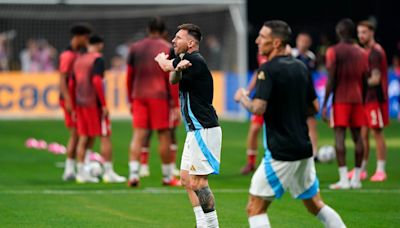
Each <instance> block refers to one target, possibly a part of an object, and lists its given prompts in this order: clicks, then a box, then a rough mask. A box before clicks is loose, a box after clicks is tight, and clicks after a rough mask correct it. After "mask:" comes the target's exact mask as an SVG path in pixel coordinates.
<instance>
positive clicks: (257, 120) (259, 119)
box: [251, 114, 264, 125]
mask: <svg viewBox="0 0 400 228" xmlns="http://www.w3.org/2000/svg"><path fill="white" fill-rule="evenodd" d="M251 123H253V124H258V125H263V124H264V116H263V115H255V114H252V115H251Z"/></svg>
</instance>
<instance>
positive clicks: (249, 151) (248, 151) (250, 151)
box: [246, 149, 257, 155]
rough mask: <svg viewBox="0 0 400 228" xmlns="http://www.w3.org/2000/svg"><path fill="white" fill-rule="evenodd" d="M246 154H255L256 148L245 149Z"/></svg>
mask: <svg viewBox="0 0 400 228" xmlns="http://www.w3.org/2000/svg"><path fill="white" fill-rule="evenodd" d="M246 153H247V155H257V150H252V149H247V152H246Z"/></svg>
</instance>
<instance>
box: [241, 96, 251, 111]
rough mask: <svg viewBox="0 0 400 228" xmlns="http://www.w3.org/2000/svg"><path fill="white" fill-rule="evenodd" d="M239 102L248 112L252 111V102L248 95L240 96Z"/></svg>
mask: <svg viewBox="0 0 400 228" xmlns="http://www.w3.org/2000/svg"><path fill="white" fill-rule="evenodd" d="M240 103H242V105H243V107H244V108H245V109H247V110H248V111H249V112H253V111H254V110H253V103H252V102H251V100H250V98H249V97H248V96H242V97H241V98H240Z"/></svg>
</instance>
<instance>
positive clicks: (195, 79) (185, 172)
mask: <svg viewBox="0 0 400 228" xmlns="http://www.w3.org/2000/svg"><path fill="white" fill-rule="evenodd" d="M200 41H201V31H200V28H199V27H198V26H196V25H194V24H182V25H180V26H178V32H177V33H176V34H175V38H174V39H173V40H172V44H173V47H174V51H175V54H176V56H177V57H176V58H175V59H173V60H168V55H167V54H165V53H160V54H159V55H157V57H156V58H155V60H156V61H157V62H158V64H159V65H160V67H161V68H162V69H163V70H165V71H171V72H174V73H172V74H171V75H170V82H171V83H172V84H176V83H178V82H179V97H180V101H181V102H180V103H181V113H182V118H183V120H184V122H185V126H186V130H187V136H186V141H185V145H184V149H183V154H182V161H181V181H182V184H183V185H184V186H185V188H186V191H187V193H188V195H189V199H190V202H191V204H192V206H193V211H194V214H195V216H196V227H202V228H203V227H218V226H219V225H218V218H217V212H216V210H215V199H214V195H213V193H212V191H211V189H210V187H209V185H208V175H210V174H218V173H219V167H220V156H221V142H222V131H221V127H220V126H219V124H218V117H217V114H216V112H215V109H214V107H213V106H212V100H213V78H212V75H211V73H210V70H209V69H208V66H207V64H206V62H205V60H204V58H203V57H202V55H201V54H200V52H199V44H200Z"/></svg>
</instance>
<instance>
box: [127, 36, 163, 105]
mask: <svg viewBox="0 0 400 228" xmlns="http://www.w3.org/2000/svg"><path fill="white" fill-rule="evenodd" d="M170 46H171V45H170V44H169V43H168V42H166V41H165V40H163V39H161V38H145V39H142V40H140V41H138V42H136V43H134V44H133V45H132V47H131V50H130V56H129V60H128V64H130V65H131V66H132V67H133V70H134V77H133V80H132V83H133V85H132V88H133V89H132V93H133V94H131V96H132V98H134V99H135V98H156V99H168V75H169V74H168V73H166V72H164V71H163V70H162V69H161V68H160V67H159V66H158V64H157V62H156V61H154V57H155V56H157V54H159V53H160V52H164V53H169V51H170Z"/></svg>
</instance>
